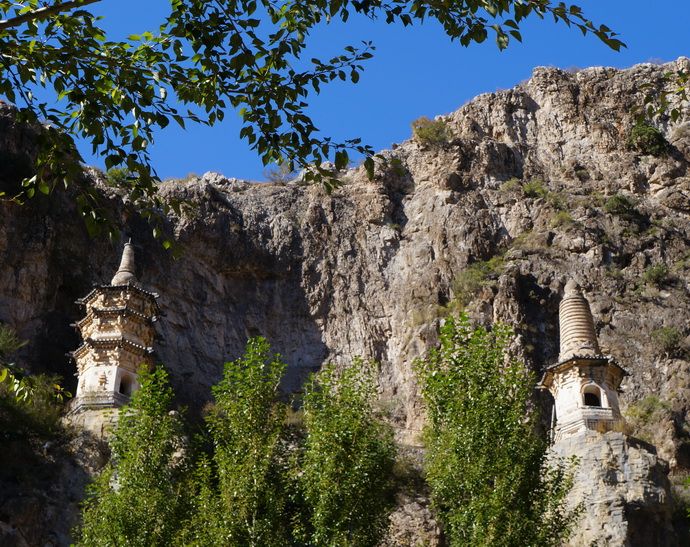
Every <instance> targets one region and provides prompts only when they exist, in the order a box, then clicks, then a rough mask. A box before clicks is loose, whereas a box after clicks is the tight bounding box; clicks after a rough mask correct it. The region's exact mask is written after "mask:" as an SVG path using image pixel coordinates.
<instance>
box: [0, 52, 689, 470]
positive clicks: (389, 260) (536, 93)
mask: <svg viewBox="0 0 690 547" xmlns="http://www.w3.org/2000/svg"><path fill="white" fill-rule="evenodd" d="M678 67H685V68H686V69H687V68H690V61H688V60H687V59H680V60H678V61H677V62H675V63H674V64H673V67H669V66H663V67H660V66H653V65H639V66H636V67H634V68H631V69H629V70H623V71H621V70H615V69H609V68H592V69H586V70H582V71H580V72H577V73H567V72H563V71H560V70H557V69H546V68H539V69H536V70H535V72H534V75H533V77H532V78H531V79H530V80H529V81H527V82H525V83H523V84H520V85H519V86H517V87H515V88H513V89H511V90H508V91H502V92H498V93H493V94H487V95H482V96H480V97H478V98H476V99H475V100H473V101H471V102H470V103H468V104H467V105H465V106H463V107H462V108H460V109H459V110H458V111H456V112H454V113H453V114H450V115H448V116H446V117H444V118H443V119H444V120H445V121H446V123H447V125H448V127H449V128H450V129H451V130H452V134H453V138H452V139H451V140H450V141H449V142H447V143H443V144H424V143H421V142H419V141H418V140H414V139H413V140H410V141H407V142H405V143H403V144H401V145H399V146H394V148H393V149H392V150H388V151H384V152H382V154H381V155H382V157H383V158H385V161H384V160H379V161H378V163H377V168H376V176H375V179H374V180H373V181H370V180H368V179H367V177H366V176H365V174H364V170H363V169H361V168H359V169H353V170H350V171H348V172H346V173H343V174H342V179H343V182H344V186H343V188H342V189H340V190H338V191H336V192H334V193H333V194H332V195H326V194H325V193H324V192H323V191H322V190H321V189H320V188H314V187H302V186H299V185H298V184H286V185H277V184H272V185H271V184H263V185H256V184H249V183H246V182H243V181H238V180H235V179H227V178H224V177H222V176H220V175H216V174H210V173H209V174H206V175H204V176H203V177H201V178H199V179H192V180H188V181H177V182H175V181H170V182H165V183H163V184H162V185H161V189H160V192H161V193H162V194H163V195H164V196H167V197H170V198H173V197H175V198H182V199H184V200H185V203H186V205H185V207H184V208H183V213H182V215H181V216H180V217H175V218H170V220H169V226H168V228H169V229H170V230H171V231H172V232H174V233H175V235H176V236H177V238H178V239H179V241H180V243H181V245H182V246H183V249H184V253H183V254H182V256H181V258H179V259H177V260H173V259H172V258H171V257H170V256H169V255H168V254H166V253H165V252H164V251H163V250H162V249H161V248H160V247H159V245H158V244H157V243H156V242H154V241H152V239H151V237H150V236H149V229H148V228H147V227H146V224H145V223H144V222H143V221H142V220H141V219H140V218H139V217H137V216H136V214H133V213H132V212H131V209H130V207H129V206H128V205H127V204H126V203H124V202H123V201H122V200H121V199H120V198H119V197H118V195H117V193H115V192H114V191H112V190H111V189H108V188H106V187H104V190H103V191H104V192H105V193H107V194H109V195H110V199H111V201H112V203H113V206H114V207H115V208H116V209H117V211H118V212H119V213H118V214H119V220H120V222H121V225H122V229H123V232H125V233H127V234H128V235H131V236H132V237H133V238H134V242H135V245H136V247H137V255H138V259H139V270H140V271H139V279H140V280H141V282H142V283H143V284H144V285H145V286H147V287H149V288H151V289H153V290H155V291H156V292H158V293H160V294H161V298H160V304H161V307H162V308H163V310H165V313H166V316H165V317H164V318H163V320H162V321H161V322H160V324H159V325H160V326H159V331H160V332H159V335H160V336H159V339H158V341H157V344H156V351H157V355H158V357H159V359H160V361H162V362H164V363H165V364H166V365H167V366H168V367H169V368H170V369H171V371H172V374H173V378H174V381H175V384H176V387H177V388H178V392H179V393H180V394H181V397H182V399H183V400H184V401H185V402H187V403H191V404H192V405H197V406H199V405H201V404H203V402H204V401H205V400H207V399H208V397H209V390H208V387H209V385H211V384H212V383H213V382H214V381H215V380H216V379H217V378H218V377H219V375H220V372H221V368H222V363H223V362H224V361H225V360H228V359H232V358H234V357H236V356H238V355H240V354H241V352H242V350H243V347H244V343H245V341H246V339H247V337H249V336H252V335H255V334H262V335H264V336H266V337H267V338H268V339H269V340H270V342H271V343H272V345H273V347H274V349H275V350H276V351H278V352H280V353H281V354H282V355H283V356H284V358H285V359H286V361H287V362H288V363H289V365H290V376H289V378H288V379H287V381H286V388H287V389H298V387H299V385H300V383H301V381H302V380H303V378H304V377H305V375H306V374H307V373H308V372H309V371H312V370H315V369H318V368H319V366H321V364H322V363H323V362H325V361H328V360H336V361H344V362H346V361H348V360H350V359H351V358H352V357H353V356H356V355H361V356H364V357H368V358H373V359H376V360H378V361H380V362H381V397H382V402H383V403H382V404H385V406H386V407H387V408H389V409H390V410H391V412H392V414H393V416H394V419H395V420H396V423H397V424H398V426H399V436H400V439H401V440H402V441H403V442H406V443H410V444H415V443H417V442H418V432H419V429H420V428H421V424H422V412H421V408H420V404H419V399H418V396H417V395H418V394H417V388H416V384H415V381H414V375H413V371H412V362H413V360H414V358H415V357H416V356H418V355H420V354H422V353H423V352H424V351H425V350H426V348H427V347H429V345H431V344H433V342H434V341H435V338H436V331H437V326H438V321H439V320H440V318H441V317H442V316H443V315H444V314H445V313H446V312H447V310H448V309H453V308H456V307H457V305H458V304H457V303H458V302H463V303H465V304H466V305H467V308H468V309H469V310H470V311H471V313H472V314H473V315H474V316H475V317H476V318H477V319H478V320H481V321H486V322H489V321H495V320H500V321H505V322H508V323H510V324H512V325H514V326H515V328H516V331H517V333H518V334H519V340H520V346H521V349H522V351H523V353H524V355H525V358H526V359H527V360H528V362H529V363H530V365H531V366H532V367H533V368H534V369H535V370H539V369H541V368H543V367H544V366H546V365H548V364H550V363H552V362H554V361H555V359H556V358H557V354H558V325H557V319H558V313H557V306H558V302H559V300H560V296H561V290H562V287H563V285H564V283H565V281H566V280H567V279H568V278H571V277H572V278H574V279H575V280H576V281H577V282H578V283H579V284H580V285H581V286H582V287H583V288H584V289H585V293H586V295H587V297H588V299H589V300H590V302H591V304H592V311H593V313H594V317H595V321H596V329H597V331H598V335H599V340H600V343H601V345H602V347H603V348H604V350H605V351H606V352H608V353H611V354H612V355H613V356H615V358H616V359H617V360H618V361H619V362H620V363H621V364H622V365H623V366H624V367H626V368H627V369H628V371H629V372H630V373H631V374H630V376H629V377H628V378H627V379H626V380H625V383H624V385H623V387H624V391H625V393H624V394H623V395H622V397H621V402H622V405H623V407H624V411H625V409H626V408H627V409H628V410H630V411H631V416H633V417H634V419H633V420H632V422H633V423H634V426H635V427H636V428H637V430H638V432H642V433H640V434H644V435H646V437H645V438H646V440H648V441H650V442H653V443H655V444H656V445H658V447H659V453H660V455H661V456H662V457H663V458H665V459H667V460H669V462H670V465H671V467H672V469H676V470H682V469H687V468H688V467H690V433H689V432H688V428H689V426H688V425H687V424H688V420H687V413H688V412H689V411H690V382H689V380H690V361H688V351H689V350H688V345H689V340H688V335H689V334H690V332H689V331H688V324H689V319H690V306H689V305H688V304H689V303H690V171H689V170H688V167H689V165H690V163H689V162H690V117H689V118H686V119H683V120H679V121H678V122H676V123H674V124H671V123H670V122H668V121H665V120H661V121H659V122H658V123H657V125H658V129H659V130H660V132H661V134H662V135H663V137H664V138H665V139H666V141H667V143H668V145H667V153H665V154H663V155H661V156H654V155H650V154H647V153H645V152H644V150H641V149H639V148H637V149H636V148H635V147H633V146H630V144H629V137H630V135H631V131H632V128H633V126H634V123H635V120H634V115H633V110H634V108H635V107H636V106H638V105H640V104H641V103H642V100H643V95H644V93H643V92H642V91H641V89H640V88H641V86H642V84H645V83H652V84H653V85H662V83H661V77H662V75H663V73H665V72H666V71H668V70H669V69H670V68H678ZM685 111H686V112H687V109H685ZM3 119H4V118H3ZM3 124H4V125H3V127H2V129H3V134H2V135H0V138H1V139H2V145H3V147H4V148H3V149H4V150H6V151H7V152H6V154H5V157H8V158H11V159H12V165H13V166H16V168H13V169H3V170H2V173H0V174H1V175H3V177H5V179H7V180H6V181H4V182H3V183H5V184H10V183H11V180H10V179H11V178H12V177H16V176H17V173H18V172H20V171H21V170H22V169H23V167H22V163H21V161H20V160H21V158H22V150H23V148H22V146H27V143H24V144H22V142H23V141H29V142H30V139H28V137H27V136H26V130H24V129H22V128H19V127H15V126H12V125H11V124H9V122H6V121H4V122H3ZM5 171H7V172H5ZM94 176H97V175H94ZM0 190H1V188H0ZM118 255H119V246H118V245H115V246H111V245H109V244H108V243H106V242H104V241H91V240H89V239H88V237H87V236H86V235H85V233H84V230H83V229H82V226H81V225H80V224H79V221H78V220H77V219H76V216H75V215H74V210H73V206H72V205H71V203H70V201H69V199H68V198H67V197H65V196H62V197H60V199H57V200H53V201H50V202H49V201H47V200H41V199H37V200H35V201H34V202H33V203H30V204H28V205H25V206H22V207H20V206H17V205H13V204H9V203H5V202H1V203H0V321H4V322H8V323H10V324H11V325H13V326H14V327H15V328H17V329H18V331H19V333H20V335H21V336H23V337H24V338H27V339H29V340H30V341H31V343H30V345H29V346H28V347H27V349H26V351H25V354H24V355H23V356H22V358H23V361H24V362H25V363H26V364H27V365H29V366H30V367H31V368H33V369H34V370H45V369H48V370H54V371H57V372H60V373H62V374H63V375H65V377H67V378H68V379H71V375H72V374H73V371H72V368H71V365H70V364H69V362H68V360H67V359H66V358H65V357H64V354H65V352H66V351H68V350H71V349H74V348H75V347H76V346H77V345H78V339H77V336H76V334H75V333H74V331H73V330H72V329H71V328H70V327H69V324H70V323H71V322H73V321H74V320H75V319H77V318H78V317H79V314H80V310H79V309H78V307H77V306H76V305H75V304H74V303H73V301H74V300H75V299H76V298H78V297H80V296H83V295H84V294H86V293H87V292H88V290H89V288H90V285H91V284H93V283H97V282H107V281H108V280H109V279H110V277H111V276H112V273H113V272H114V271H115V269H116V266H117V260H118V258H119V256H118ZM650 409H651V410H650ZM652 419H653V420H654V421H655V422H654V423H649V422H650V420H652Z"/></svg>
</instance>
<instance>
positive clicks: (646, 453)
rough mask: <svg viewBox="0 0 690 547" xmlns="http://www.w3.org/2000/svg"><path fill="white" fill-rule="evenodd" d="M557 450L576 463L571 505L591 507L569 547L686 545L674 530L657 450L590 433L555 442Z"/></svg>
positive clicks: (621, 437)
mask: <svg viewBox="0 0 690 547" xmlns="http://www.w3.org/2000/svg"><path fill="white" fill-rule="evenodd" d="M553 450H554V452H555V453H556V454H560V455H561V456H565V457H571V456H575V457H576V458H577V462H578V463H577V471H576V474H575V482H574V486H573V489H572V491H571V493H570V497H569V501H570V502H571V503H572V505H573V507H575V506H577V505H578V504H580V503H581V504H583V506H586V507H584V510H583V511H582V517H581V518H580V519H579V520H578V522H577V525H576V526H575V527H574V531H573V535H572V536H571V538H570V541H569V542H568V544H569V545H572V546H573V547H590V546H591V545H625V546H628V545H630V546H634V545H640V546H642V545H644V546H648V547H662V546H663V547H665V546H668V545H682V544H683V540H682V538H680V537H678V536H677V535H676V533H675V532H674V530H673V526H672V512H673V504H672V500H671V499H670V498H669V490H670V488H669V485H668V478H667V476H666V475H667V473H668V468H667V465H666V463H665V462H664V461H663V460H660V459H659V458H658V457H657V455H656V451H655V449H654V447H653V446H650V445H648V444H646V443H644V442H640V441H636V440H635V439H631V438H629V437H627V436H626V435H624V434H623V433H618V432H613V431H609V432H607V433H603V434H602V433H597V432H595V431H587V432H583V433H581V434H580V435H578V436H575V437H570V438H568V439H564V440H562V441H559V442H556V443H555V444H554V446H553Z"/></svg>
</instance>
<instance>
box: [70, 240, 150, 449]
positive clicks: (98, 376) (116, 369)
mask: <svg viewBox="0 0 690 547" xmlns="http://www.w3.org/2000/svg"><path fill="white" fill-rule="evenodd" d="M157 298H158V295H157V294H155V293H152V292H149V291H147V290H145V289H143V288H142V287H141V286H139V284H138V283H137V279H136V277H135V267H134V247H133V246H132V244H131V242H130V243H126V244H125V248H124V251H123V253H122V261H121V263H120V267H119V268H118V270H117V272H116V273H115V276H114V277H113V279H112V281H111V284H110V285H98V286H96V287H95V288H94V289H93V290H92V291H91V292H90V293H89V294H88V295H86V296H85V297H84V298H82V299H81V300H77V303H78V304H80V305H82V306H84V307H85V309H86V315H85V316H84V318H83V319H82V320H81V321H79V322H78V323H76V324H75V325H74V326H75V327H76V328H78V329H79V331H80V333H81V337H82V339H83V341H84V343H83V344H82V345H81V346H80V347H79V348H78V349H77V350H75V351H73V352H72V357H73V358H74V360H75V362H76V364H77V376H78V377H79V382H78V385H77V392H76V395H75V397H74V400H73V401H72V403H71V407H70V412H69V415H68V419H69V420H70V422H71V423H73V424H76V425H80V426H82V427H84V428H85V429H87V430H89V431H91V432H92V433H94V434H96V435H97V436H103V435H104V434H105V433H106V432H107V430H108V429H109V426H111V425H112V424H113V423H115V422H116V420H117V409H118V408H119V407H121V406H122V405H124V404H126V403H127V402H128V401H129V398H130V395H131V394H132V393H133V392H134V391H135V390H136V389H138V387H139V384H138V381H137V375H138V374H137V372H138V370H139V369H140V367H141V366H142V365H144V366H152V364H153V361H152V354H153V348H152V345H153V339H154V334H155V332H154V327H153V323H154V322H155V321H156V320H157V317H158V313H159V308H158V304H157V302H156V299H157Z"/></svg>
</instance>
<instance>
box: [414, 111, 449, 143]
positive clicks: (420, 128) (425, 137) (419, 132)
mask: <svg viewBox="0 0 690 547" xmlns="http://www.w3.org/2000/svg"><path fill="white" fill-rule="evenodd" d="M412 134H413V135H414V138H415V140H416V141H417V142H419V144H422V145H424V146H440V145H443V144H446V143H448V141H450V139H451V136H452V133H451V131H450V128H449V127H448V122H446V120H443V119H438V120H430V119H429V118H427V117H426V116H422V117H421V118H417V119H416V120H415V121H413V122H412Z"/></svg>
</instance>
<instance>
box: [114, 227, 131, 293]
mask: <svg viewBox="0 0 690 547" xmlns="http://www.w3.org/2000/svg"><path fill="white" fill-rule="evenodd" d="M136 281H137V278H136V269H135V266H134V245H132V239H131V238H130V240H129V241H128V242H127V243H125V248H124V249H123V251H122V260H120V267H119V268H118V269H117V272H116V273H115V275H114V276H113V279H112V281H111V282H110V284H111V285H127V284H128V283H136Z"/></svg>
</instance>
